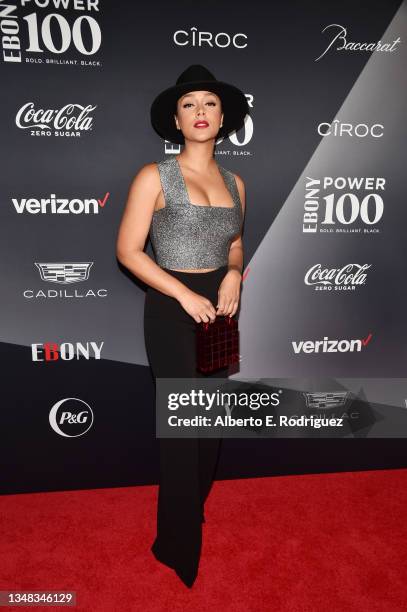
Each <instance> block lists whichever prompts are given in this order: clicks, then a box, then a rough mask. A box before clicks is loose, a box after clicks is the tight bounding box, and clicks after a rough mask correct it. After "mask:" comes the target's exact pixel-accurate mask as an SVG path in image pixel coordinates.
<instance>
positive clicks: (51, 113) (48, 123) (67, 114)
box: [16, 102, 96, 138]
mask: <svg viewBox="0 0 407 612" xmlns="http://www.w3.org/2000/svg"><path fill="white" fill-rule="evenodd" d="M95 108H96V105H95V106H92V105H91V104H88V105H87V106H82V104H65V106H62V108H60V109H52V108H46V109H44V108H37V109H36V108H35V107H34V102H27V103H26V104H23V106H22V107H21V108H20V109H19V110H18V111H17V114H16V126H17V127H18V128H20V129H21V130H28V131H29V134H30V136H59V137H60V136H68V137H69V138H72V137H73V138H79V137H80V136H81V135H82V132H88V131H91V130H92V129H93V117H92V116H90V113H91V111H94V110H95Z"/></svg>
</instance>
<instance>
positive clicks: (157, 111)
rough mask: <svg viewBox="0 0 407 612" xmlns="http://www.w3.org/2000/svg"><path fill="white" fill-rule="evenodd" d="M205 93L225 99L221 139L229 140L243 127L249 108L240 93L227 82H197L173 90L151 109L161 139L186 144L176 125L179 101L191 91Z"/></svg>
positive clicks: (166, 92) (218, 136)
mask: <svg viewBox="0 0 407 612" xmlns="http://www.w3.org/2000/svg"><path fill="white" fill-rule="evenodd" d="M201 90H202V91H212V92H213V93H215V94H216V95H218V96H219V98H220V99H221V102H222V112H223V113H224V119H223V125H222V127H221V128H220V130H219V132H218V134H217V138H226V137H227V136H228V135H229V134H230V133H232V132H235V131H237V130H238V129H240V128H241V127H243V125H244V119H245V117H246V115H248V114H249V105H248V102H247V98H246V96H245V95H244V93H243V92H242V91H241V90H240V89H238V88H237V87H235V86H234V85H231V84H229V83H225V82H223V81H193V82H189V83H183V84H180V85H174V86H173V87H169V88H168V89H165V90H164V91H162V92H161V93H160V94H159V95H158V96H157V97H156V98H155V99H154V101H153V103H152V105H151V109H150V117H151V125H152V126H153V128H154V130H155V131H156V132H157V134H158V135H159V136H161V137H162V138H164V139H165V140H169V141H170V142H173V143H175V144H185V138H184V135H183V133H182V131H181V130H178V129H177V127H176V125H175V119H174V114H175V113H176V110H177V101H178V99H179V98H180V97H181V96H183V95H184V94H186V93H189V92H190V91H201Z"/></svg>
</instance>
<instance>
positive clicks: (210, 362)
mask: <svg viewBox="0 0 407 612" xmlns="http://www.w3.org/2000/svg"><path fill="white" fill-rule="evenodd" d="M196 357H197V359H196V362H197V365H196V368H197V370H199V371H200V372H203V373H204V374H208V373H210V372H214V371H216V370H219V369H220V368H224V367H226V366H228V365H230V364H232V363H238V362H239V329H238V324H237V320H236V319H234V318H233V317H229V315H218V316H217V317H216V319H215V321H214V322H213V323H209V322H208V323H205V322H203V321H200V323H196Z"/></svg>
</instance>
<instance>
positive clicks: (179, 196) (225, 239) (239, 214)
mask: <svg viewBox="0 0 407 612" xmlns="http://www.w3.org/2000/svg"><path fill="white" fill-rule="evenodd" d="M216 163H217V162H216ZM217 165H218V168H219V170H220V172H221V175H222V177H223V179H224V181H225V184H226V187H227V189H228V190H229V192H230V194H231V196H232V199H233V203H234V205H233V207H230V206H228V207H226V206H204V205H196V204H191V202H190V200H189V197H188V191H187V187H186V184H185V180H184V177H183V174H182V172H181V168H180V165H179V162H178V160H177V158H176V157H175V155H171V156H169V157H165V158H164V159H162V160H161V161H158V162H157V166H158V171H159V174H160V179H161V186H162V190H163V194H164V201H165V206H164V207H163V208H160V209H159V210H156V211H154V213H153V218H152V221H151V227H150V239H151V244H152V247H153V251H154V254H155V258H156V263H157V264H158V265H159V266H160V267H162V268H168V269H171V268H177V269H180V270H182V269H188V268H195V269H200V268H219V267H220V266H224V265H227V263H228V258H229V247H230V243H231V241H232V239H233V238H235V237H237V235H238V234H239V232H240V230H241V228H242V223H243V210H242V204H241V201H240V196H239V191H238V189H237V185H236V180H235V177H234V175H233V173H232V172H231V171H230V170H227V169H226V168H223V167H222V166H221V165H220V164H218V163H217Z"/></svg>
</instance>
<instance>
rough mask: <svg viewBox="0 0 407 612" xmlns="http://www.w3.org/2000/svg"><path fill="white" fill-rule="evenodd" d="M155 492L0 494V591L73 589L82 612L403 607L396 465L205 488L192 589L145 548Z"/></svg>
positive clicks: (406, 560) (403, 539)
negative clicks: (199, 550) (198, 560)
mask: <svg viewBox="0 0 407 612" xmlns="http://www.w3.org/2000/svg"><path fill="white" fill-rule="evenodd" d="M156 496H157V487H156V486H145V487H131V488H117V489H96V490H90V491H70V492H61V493H36V494H27V495H26V494H24V495H9V496H3V497H1V498H0V504H1V565H2V571H1V578H0V590H17V589H21V590H29V589H34V590H56V589H65V590H67V589H69V590H75V591H76V594H77V606H76V607H75V608H66V609H72V610H77V611H86V612H88V611H89V612H99V611H100V612H104V611H109V612H110V611H111V612H116V611H117V612H130V611H131V612H134V611H136V612H137V611H139V610H140V611H146V612H155V611H157V612H158V611H160V612H164V611H167V610H170V611H171V612H174V611H177V610H180V611H182V612H188V611H194V612H199V611H201V610H202V611H204V610H205V612H207V611H211V610H218V609H220V610H222V612H225V611H229V610H230V611H233V612H240V611H241V612H248V611H253V612H254V611H256V612H257V611H261V610H267V611H270V612H280V611H284V612H336V611H338V612H350V611H352V610H355V611H356V610H357V611H358V612H361V611H362V612H364V611H366V612H387V611H389V612H402V611H403V612H405V610H407V569H406V568H407V521H406V510H407V504H406V501H407V470H406V469H403V470H387V471H373V472H347V473H339V474H316V475H306V476H282V477H274V478H256V479H247V480H231V481H215V483H214V485H213V488H212V491H211V493H210V496H209V498H208V501H207V503H206V508H205V517H206V521H207V522H206V523H204V525H203V540H204V541H203V553H202V558H201V563H200V572H199V576H198V578H197V580H196V582H195V584H194V586H193V587H192V589H187V587H185V586H184V585H183V584H182V583H181V582H180V580H179V579H178V577H177V576H176V575H175V573H174V572H173V571H172V570H170V569H167V568H166V567H165V566H163V565H161V564H160V563H158V562H157V561H156V560H155V559H154V557H153V556H152V554H151V552H150V550H149V548H150V546H151V544H152V541H153V539H154V529H155V509H156ZM4 609H7V610H21V609H22V608H21V607H9V608H4ZM31 609H32V610H48V611H49V610H52V609H53V608H50V607H44V606H41V607H34V608H31ZM58 609H62V608H58Z"/></svg>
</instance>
